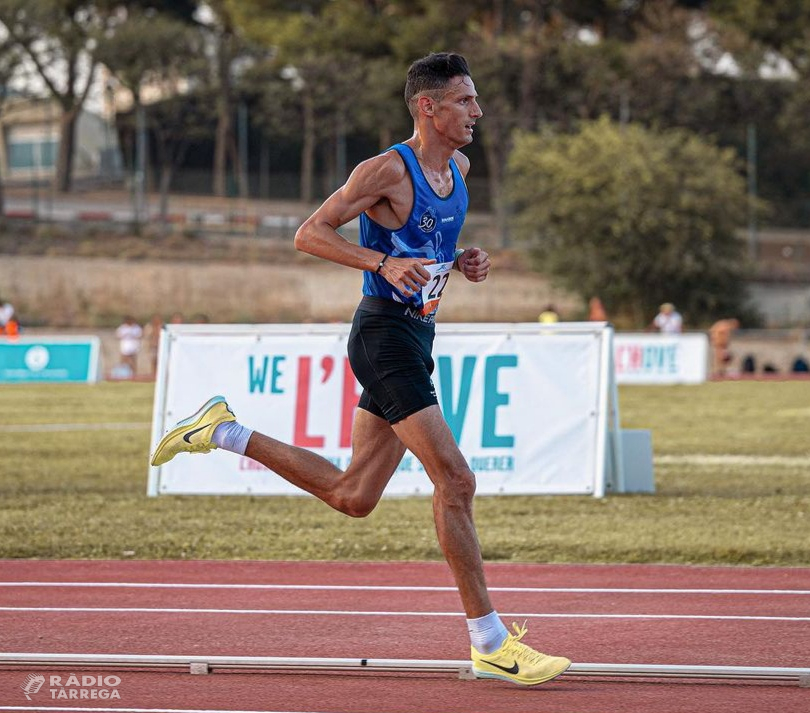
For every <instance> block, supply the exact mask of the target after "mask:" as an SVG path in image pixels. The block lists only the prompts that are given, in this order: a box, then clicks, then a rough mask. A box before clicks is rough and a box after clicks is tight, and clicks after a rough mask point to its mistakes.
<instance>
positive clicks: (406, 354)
mask: <svg viewBox="0 0 810 713" xmlns="http://www.w3.org/2000/svg"><path fill="white" fill-rule="evenodd" d="M435 332H436V324H435V322H434V320H433V317H432V316H431V317H423V316H422V315H420V314H419V312H418V310H415V309H414V308H412V307H409V306H408V305H404V304H401V303H399V302H394V301H392V300H386V299H381V298H379V297H363V299H362V301H361V302H360V304H359V305H358V307H357V311H356V312H355V314H354V320H353V321H352V330H351V333H350V334H349V344H348V351H349V363H350V364H351V367H352V370H353V371H354V374H355V376H356V377H357V380H358V381H359V382H360V384H361V385H362V386H363V393H362V394H361V396H360V401H359V403H358V404H357V405H358V408H361V409H364V410H365V411H369V412H371V413H373V414H374V415H375V416H379V417H380V418H384V419H385V420H386V421H388V423H390V424H392V425H393V424H395V423H397V422H399V421H401V420H402V419H403V418H406V417H407V416H410V415H411V414H412V413H416V412H417V411H421V410H422V409H423V408H427V407H428V406H432V405H434V404H438V403H439V401H438V399H437V398H436V389H435V388H434V387H433V382H432V381H431V380H430V375H431V374H432V373H433V357H432V356H431V351H432V349H433V337H434V335H435Z"/></svg>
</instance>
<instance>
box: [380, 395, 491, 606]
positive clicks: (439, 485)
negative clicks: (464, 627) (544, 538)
mask: <svg viewBox="0 0 810 713" xmlns="http://www.w3.org/2000/svg"><path fill="white" fill-rule="evenodd" d="M393 429H394V431H395V432H396V434H397V436H398V437H399V440H401V441H402V443H404V444H405V446H406V447H407V448H408V449H410V451H411V453H413V454H414V455H415V456H416V457H417V458H418V459H419V460H420V461H421V462H422V465H423V466H424V467H425V470H426V471H427V474H428V475H429V476H430V479H431V481H432V482H433V485H434V493H433V514H434V518H435V520H436V534H437V535H438V538H439V545H440V546H441V548H442V552H443V553H444V556H445V558H446V559H447V563H448V564H449V565H450V569H451V570H452V572H453V575H454V576H455V579H456V585H457V586H458V590H459V594H460V595H461V601H462V603H463V604H464V609H465V611H466V613H467V618H468V619H475V618H478V617H481V616H484V615H486V614H489V613H490V612H491V611H492V610H493V607H492V604H491V602H490V599H489V594H488V593H487V585H486V580H485V577H484V563H483V558H482V557H481V547H480V545H479V543H478V535H477V534H476V531H475V525H474V523H473V512H472V501H473V495H474V494H475V475H474V474H473V472H472V471H471V470H470V468H469V467H468V465H467V461H466V460H465V459H464V456H463V455H462V454H461V451H460V450H459V449H458V446H457V445H456V442H455V439H454V438H453V434H452V433H451V431H450V428H449V427H448V425H447V422H446V421H445V420H444V416H442V413H441V410H440V409H439V407H438V406H428V407H427V408H425V409H422V410H421V411H418V412H416V413H415V414H412V415H410V416H408V417H407V418H405V419H403V420H402V421H400V422H399V423H396V424H394V426H393Z"/></svg>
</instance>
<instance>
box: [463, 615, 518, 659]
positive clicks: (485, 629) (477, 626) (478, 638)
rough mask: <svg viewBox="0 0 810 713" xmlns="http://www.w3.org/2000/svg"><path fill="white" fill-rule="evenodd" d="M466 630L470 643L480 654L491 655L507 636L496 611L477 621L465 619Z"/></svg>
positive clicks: (507, 633)
mask: <svg viewBox="0 0 810 713" xmlns="http://www.w3.org/2000/svg"><path fill="white" fill-rule="evenodd" d="M467 630H468V631H469V632H470V643H471V644H472V645H473V646H474V647H475V650H476V651H478V652H480V653H482V654H491V653H492V652H493V651H496V650H497V649H499V648H501V644H502V643H503V642H504V641H506V637H507V636H508V635H509V631H508V630H507V628H506V627H505V626H504V625H503V622H502V621H501V618H500V617H499V616H498V612H496V611H491V612H490V613H489V614H487V615H486V616H481V617H478V619H467Z"/></svg>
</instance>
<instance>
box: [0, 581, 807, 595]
mask: <svg viewBox="0 0 810 713" xmlns="http://www.w3.org/2000/svg"><path fill="white" fill-rule="evenodd" d="M0 587H87V588H110V589H115V588H120V589H247V590H302V591H308V590H312V591H333V590H334V591H353V592H457V591H458V589H457V588H456V587H439V586H436V587H432V586H395V585H390V586H389V585H363V584H217V583H183V582H23V581H20V582H0ZM488 589H489V591H490V592H515V593H538V594H542V593H549V594H553V593H565V594H718V595H723V596H727V595H732V594H733V595H746V594H748V595H750V594H757V595H769V594H774V595H783V594H797V595H810V589H669V588H653V587H650V588H647V587H488Z"/></svg>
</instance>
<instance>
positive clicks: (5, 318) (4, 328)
mask: <svg viewBox="0 0 810 713" xmlns="http://www.w3.org/2000/svg"><path fill="white" fill-rule="evenodd" d="M19 333H20V323H19V322H18V321H17V318H16V317H15V316H14V305H12V304H11V302H6V301H4V300H0V336H4V337H16V336H17V335H18V334H19Z"/></svg>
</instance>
